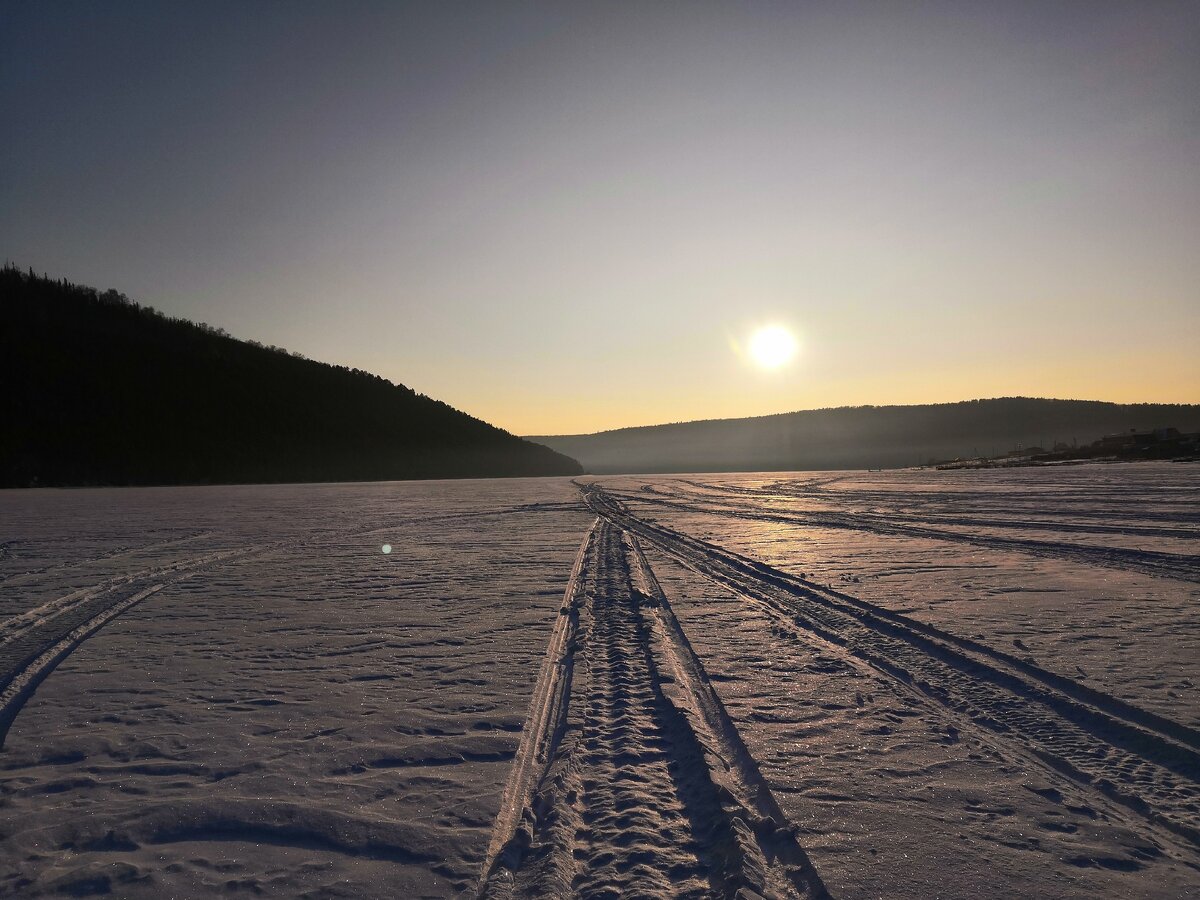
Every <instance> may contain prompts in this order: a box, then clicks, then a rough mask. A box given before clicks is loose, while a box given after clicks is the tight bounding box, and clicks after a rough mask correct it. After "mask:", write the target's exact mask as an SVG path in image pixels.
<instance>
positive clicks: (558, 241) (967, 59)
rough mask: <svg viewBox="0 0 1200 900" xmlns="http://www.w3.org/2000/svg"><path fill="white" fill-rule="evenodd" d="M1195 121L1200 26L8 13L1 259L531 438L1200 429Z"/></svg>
mask: <svg viewBox="0 0 1200 900" xmlns="http://www.w3.org/2000/svg"><path fill="white" fill-rule="evenodd" d="M1197 97H1200V8H1198V7H1197V6H1196V5H1195V4H1189V3H1148V4H1137V5H1129V4H1112V3H1097V4H1087V5H1074V4H1056V5H1047V4H1006V5H1004V6H1003V7H991V8H981V7H979V6H978V5H954V4H920V5H916V4H912V5H904V6H893V5H872V4H860V5H855V6H846V5H840V4H839V5H833V4H807V5H804V6H803V7H798V6H791V5H783V4H770V3H762V4H755V5H752V6H737V7H732V6H731V7H717V6H698V5H692V4H689V5H683V4H655V5H654V6H647V5H633V4H605V5H602V6H600V5H581V4H567V5H550V4H506V5H504V6H498V5H489V4H458V5H454V6H445V5H439V4H408V5H405V6H403V7H400V6H392V5H377V4H367V3H349V4H338V5H336V6H334V5H320V4H308V5H304V6H299V5H294V4H281V3H259V4H255V5H253V6H251V5H244V4H233V3H213V4H203V5H200V4H197V5H170V6H167V5H161V4H155V3H112V4H106V5H93V4H85V3H53V4H41V5H38V6H37V7H27V6H21V5H18V4H15V3H3V4H0V112H2V113H3V114H4V119H5V121H6V122H7V123H9V135H8V140H6V141H5V142H4V144H3V145H2V146H0V257H5V258H8V259H11V260H12V261H13V262H14V263H16V264H18V265H21V266H23V267H24V266H31V267H33V268H34V269H36V270H38V271H45V272H47V273H48V274H49V275H51V276H52V277H66V278H69V279H71V280H72V281H77V282H80V283H85V284H90V285H93V286H95V287H98V288H101V289H104V288H108V287H113V288H116V289H117V290H120V291H123V292H124V293H126V294H128V295H129V296H130V297H132V298H134V299H136V300H138V301H140V302H143V303H147V304H150V305H153V306H155V307H156V308H158V309H161V310H163V311H164V312H166V313H168V314H171V315H176V316H182V317H186V318H189V319H193V320H196V321H205V322H208V323H210V324H213V325H216V326H220V327H223V328H225V329H227V330H228V331H229V332H230V333H232V334H233V335H235V336H237V337H241V338H247V339H251V338H252V339H258V340H260V341H263V342H266V343H270V344H278V345H282V346H286V347H288V348H289V349H292V350H297V351H300V352H302V353H304V354H306V355H307V356H309V357H311V358H313V359H318V360H322V361H327V362H332V363H337V364H343V365H348V366H354V367H358V368H362V369H366V370H368V371H371V372H375V373H377V374H379V375H382V376H384V377H387V378H389V379H391V380H393V381H396V382H400V383H403V384H405V385H408V386H410V387H412V388H414V389H415V390H417V391H420V392H422V393H424V394H427V395H429V396H431V397H434V398H437V399H439V400H444V401H445V402H447V403H449V404H451V405H453V406H455V407H457V408H459V409H462V410H464V411H466V412H468V413H470V414H472V415H474V416H477V417H479V418H482V419H484V420H486V421H488V422H491V423H494V424H496V425H499V426H500V427H502V428H505V429H507V430H509V431H511V432H513V433H515V434H526V435H555V434H558V435H564V434H586V433H592V432H596V431H601V430H608V429H613V428H622V427H634V426H640V425H651V424H660V423H666V422H679V421H691V420H697V419H716V418H737V417H744V416H759V415H770V414H776V413H784V412H790V411H795V410H802V409H814V408H828V407H838V406H857V405H864V404H869V405H877V406H881V405H891V404H916V403H938V402H953V401H958V400H963V399H969V398H979V397H1000V396H1034V397H1062V398H1071V399H1092V398H1097V399H1102V400H1106V401H1111V402H1118V403H1128V402H1156V403H1195V402H1200V358H1198V357H1197V355H1196V353H1195V342H1196V336H1197V335H1198V334H1200V254H1196V252H1195V248H1196V247H1197V246H1200V175H1198V172H1197V168H1196V162H1195V161H1196V159H1198V158H1200V101H1198V100H1197V99H1196V98H1197ZM765 325H779V326H783V327H784V328H786V329H787V330H788V331H789V332H790V334H791V335H793V336H794V337H795V339H796V341H797V345H798V346H797V347H796V352H795V355H794V358H793V357H791V356H790V353H789V354H785V355H786V356H788V357H789V358H788V359H786V360H784V361H782V362H779V363H778V365H777V367H775V368H769V367H768V366H765V365H761V364H754V363H753V362H752V361H751V360H750V359H749V358H748V354H747V352H746V349H745V348H746V347H747V345H748V344H749V342H750V340H751V335H752V333H753V332H754V331H755V329H756V328H760V327H761V326H765ZM759 361H760V362H761V360H759Z"/></svg>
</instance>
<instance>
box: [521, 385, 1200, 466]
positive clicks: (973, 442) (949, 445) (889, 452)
mask: <svg viewBox="0 0 1200 900" xmlns="http://www.w3.org/2000/svg"><path fill="white" fill-rule="evenodd" d="M1163 426H1173V427H1175V428H1179V429H1180V430H1182V431H1196V430H1198V429H1200V406H1197V405H1194V404H1193V405H1179V404H1158V403H1136V404H1118V403H1102V402H1098V401H1091V400H1039V399H1032V398H1028V397H1003V398H999V399H995V400H968V401H964V402H962V403H937V404H930V405H922V406H854V407H840V408H837V409H814V410H805V411H803V412H792V413H782V414H780V415H774V416H759V417H756V418H751V419H711V420H707V421H701V422H681V423H677V424H672V425H651V426H647V427H644V428H621V429H618V430H616V431H602V432H599V433H597V434H581V435H564V436H555V437H531V438H529V440H531V441H537V442H538V443H542V444H545V445H546V446H548V447H553V448H554V449H555V450H558V451H559V452H561V453H566V454H568V455H570V456H573V457H574V458H575V459H578V460H579V461H580V462H581V463H582V464H583V466H584V468H585V469H587V470H588V471H589V472H594V473H598V474H599V473H616V472H646V473H650V472H733V471H743V472H758V471H798V470H799V471H803V470H808V469H866V468H895V467H900V466H912V465H917V464H918V463H920V464H924V463H926V462H928V461H929V460H930V459H936V460H943V459H955V458H958V457H962V458H968V457H974V456H977V455H984V456H992V455H995V454H997V453H1003V452H1005V451H1006V450H1009V449H1012V448H1014V447H1016V446H1017V445H1023V446H1025V447H1032V446H1042V447H1047V448H1050V447H1053V446H1054V444H1055V443H1056V442H1060V441H1061V442H1064V443H1068V444H1069V443H1071V442H1072V441H1078V442H1079V443H1080V444H1085V443H1090V442H1091V441H1093V440H1095V439H1097V438H1099V437H1101V436H1102V435H1105V434H1109V433H1112V432H1116V431H1128V430H1129V429H1130V428H1137V429H1139V430H1140V429H1149V428H1157V427H1163Z"/></svg>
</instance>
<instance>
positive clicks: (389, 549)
mask: <svg viewBox="0 0 1200 900" xmlns="http://www.w3.org/2000/svg"><path fill="white" fill-rule="evenodd" d="M379 549H380V550H382V551H383V552H384V553H391V552H392V545H391V544H384V545H383V546H382V547H380V548H379Z"/></svg>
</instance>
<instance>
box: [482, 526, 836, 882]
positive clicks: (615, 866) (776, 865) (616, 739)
mask: <svg viewBox="0 0 1200 900" xmlns="http://www.w3.org/2000/svg"><path fill="white" fill-rule="evenodd" d="M561 612H562V615H561V616H560V627H558V628H556V629H555V632H554V635H553V636H552V637H551V641H550V646H549V649H548V652H547V656H546V661H545V663H544V664H543V666H542V671H541V675H540V677H539V679H538V683H537V686H536V687H535V692H534V693H535V697H534V701H533V705H532V708H531V712H530V721H529V723H528V725H527V728H526V734H525V736H524V737H523V739H522V745H521V750H520V751H519V752H518V756H517V760H516V761H515V762H514V766H513V770H512V774H511V776H510V781H509V786H508V790H507V791H506V793H505V801H504V804H503V807H502V810H501V814H500V816H499V817H498V818H497V820H496V828H495V832H494V834H493V841H492V848H491V850H490V851H489V854H488V858H487V860H486V861H485V864H484V869H483V872H482V880H481V884H480V890H479V895H480V896H482V897H506V898H507V897H512V898H517V897H532V896H546V897H576V896H578V897H624V896H641V897H735V896H737V897H740V898H745V900H750V898H755V897H759V898H762V897H789V898H795V897H824V896H826V895H827V894H826V891H825V888H824V886H823V885H822V883H821V881H820V879H819V878H818V877H817V875H816V872H815V871H814V870H813V869H812V866H811V864H810V863H809V861H808V858H807V856H806V855H805V854H804V851H803V850H802V849H801V848H800V846H799V845H798V844H797V842H796V837H795V830H794V829H793V828H791V827H790V826H789V825H788V823H787V821H786V820H785V818H784V816H783V814H782V812H781V811H780V809H779V807H778V805H777V804H776V803H775V801H774V799H773V798H772V797H771V796H770V791H769V790H768V789H767V786H766V783H765V781H764V780H763V779H762V776H761V775H760V774H759V773H758V769H757V767H756V766H755V764H754V761H753V759H752V758H751V756H750V754H749V752H748V751H747V750H746V747H745V745H744V744H743V743H742V741H741V739H740V737H739V736H738V734H737V731H736V729H735V728H734V726H733V723H732V721H731V720H730V719H729V716H728V715H727V713H726V712H725V710H724V707H723V706H722V705H721V702H720V700H719V699H718V698H717V695H716V693H715V692H714V691H713V690H712V687H711V685H709V683H708V679H707V676H706V675H705V673H704V669H703V666H702V665H701V664H700V661H699V660H698V659H697V658H696V656H695V654H694V653H693V652H692V650H691V647H690V645H689V644H688V642H687V639H686V637H684V635H683V633H682V631H681V630H680V628H679V624H678V622H677V621H676V620H675V617H674V615H673V614H672V613H671V611H670V606H669V603H668V601H667V598H666V596H665V595H664V594H663V592H662V590H661V588H660V587H659V585H658V582H657V580H656V579H655V578H654V575H653V572H652V571H651V570H650V567H649V565H648V564H647V562H646V560H645V557H644V556H643V555H642V553H641V550H640V548H639V546H638V544H637V541H636V539H635V538H633V537H632V536H631V535H628V534H627V533H625V532H623V531H622V529H620V528H619V527H617V526H615V525H613V524H612V523H611V522H609V521H607V520H606V519H600V520H598V521H597V524H596V525H595V526H593V529H592V531H591V532H590V533H589V535H588V537H587V539H585V542H584V547H583V548H582V549H581V552H580V559H579V560H577V562H576V568H575V571H574V573H573V576H572V581H571V584H570V585H569V586H568V589H567V596H566V598H565V606H564V608H563V610H562V611H561ZM564 620H565V624H564ZM559 698H561V699H559Z"/></svg>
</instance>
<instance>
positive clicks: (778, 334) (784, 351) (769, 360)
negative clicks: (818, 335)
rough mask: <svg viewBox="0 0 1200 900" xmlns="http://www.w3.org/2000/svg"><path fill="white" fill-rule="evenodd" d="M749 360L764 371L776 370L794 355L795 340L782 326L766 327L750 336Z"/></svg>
mask: <svg viewBox="0 0 1200 900" xmlns="http://www.w3.org/2000/svg"><path fill="white" fill-rule="evenodd" d="M749 349H750V358H751V359H753V360H754V361H755V362H756V363H758V364H759V365H760V366H762V367H763V368H764V369H778V368H779V367H780V366H782V365H784V364H786V363H788V362H790V361H791V359H792V357H793V356H795V355H796V338H795V336H793V334H792V333H791V332H790V331H788V330H787V329H786V328H784V327H783V326H782V325H768V326H766V327H765V328H760V329H758V331H756V332H754V334H752V335H751V336H750V348H749Z"/></svg>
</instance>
